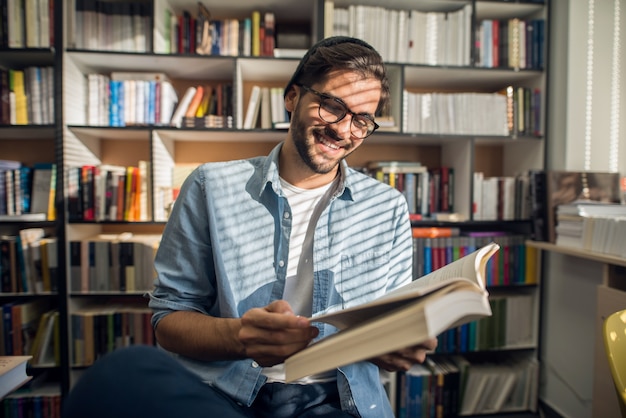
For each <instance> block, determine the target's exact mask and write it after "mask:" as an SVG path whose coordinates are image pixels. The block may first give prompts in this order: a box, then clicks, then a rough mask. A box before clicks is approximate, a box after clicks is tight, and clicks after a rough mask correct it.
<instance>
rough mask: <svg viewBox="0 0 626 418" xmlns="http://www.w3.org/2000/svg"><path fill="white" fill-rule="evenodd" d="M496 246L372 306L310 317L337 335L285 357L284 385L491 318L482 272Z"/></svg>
mask: <svg viewBox="0 0 626 418" xmlns="http://www.w3.org/2000/svg"><path fill="white" fill-rule="evenodd" d="M499 248H500V247H499V246H498V245H497V244H495V243H491V244H488V245H486V246H484V247H482V248H481V249H479V250H476V251H474V252H473V253H471V254H468V255H466V256H465V257H463V258H461V259H459V260H456V261H454V262H452V263H450V264H448V265H446V266H444V267H442V268H440V269H438V270H436V271H433V272H432V273H429V274H427V275H425V276H423V277H421V278H419V279H417V280H415V281H413V282H411V283H409V284H407V285H405V286H402V287H400V288H397V289H395V290H393V291H391V292H389V293H387V294H385V295H384V296H382V297H380V298H378V299H376V300H374V301H372V302H368V303H365V304H363V305H360V306H356V307H352V308H347V309H344V310H341V311H337V312H332V313H327V314H322V315H318V316H315V317H313V318H310V319H311V320H312V321H315V322H325V323H328V324H332V325H334V326H335V327H337V328H338V329H339V330H340V331H339V332H337V333H336V334H333V335H331V336H329V337H327V338H324V339H322V340H320V341H317V342H315V343H313V344H311V345H310V346H308V347H307V348H305V349H304V350H302V351H300V352H298V353H296V354H294V355H293V356H291V357H289V358H288V359H287V360H286V361H285V373H286V381H287V382H293V381H294V380H297V379H300V378H302V377H305V376H309V375H312V374H316V373H321V372H324V371H327V370H330V369H333V368H336V367H341V366H344V365H346V364H350V363H354V362H357V361H362V360H366V359H369V358H372V357H376V356H378V355H381V354H385V353H389V352H392V351H395V350H400V349H403V348H406V347H409V346H413V345H417V344H419V343H422V342H424V341H426V340H428V339H430V338H435V337H437V336H438V335H439V334H441V333H442V332H443V331H446V330H447V329H450V328H454V327H457V326H459V325H462V324H465V323H467V322H471V321H474V320H477V319H479V318H482V317H485V316H490V315H491V307H490V305H489V294H488V292H487V290H486V285H485V270H486V265H487V261H489V258H490V257H491V256H493V255H494V254H495V253H496V252H497V251H498V249H499Z"/></svg>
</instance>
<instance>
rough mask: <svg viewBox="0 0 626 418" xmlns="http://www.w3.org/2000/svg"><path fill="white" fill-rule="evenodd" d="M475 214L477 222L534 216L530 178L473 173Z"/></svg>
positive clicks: (522, 175) (523, 175) (519, 175)
mask: <svg viewBox="0 0 626 418" xmlns="http://www.w3.org/2000/svg"><path fill="white" fill-rule="evenodd" d="M473 177H474V178H473V180H474V188H473V195H472V217H473V219H474V220H476V221H512V220H524V219H529V218H530V216H531V209H532V208H531V201H530V177H529V175H528V173H520V174H518V175H516V176H494V177H485V175H484V173H482V172H480V171H478V172H475V173H474V175H473Z"/></svg>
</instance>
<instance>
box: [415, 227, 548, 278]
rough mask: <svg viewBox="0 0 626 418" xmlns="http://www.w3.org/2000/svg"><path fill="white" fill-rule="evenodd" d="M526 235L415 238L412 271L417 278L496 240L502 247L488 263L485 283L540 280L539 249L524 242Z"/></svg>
mask: <svg viewBox="0 0 626 418" xmlns="http://www.w3.org/2000/svg"><path fill="white" fill-rule="evenodd" d="M525 239H526V236H524V235H513V234H511V235H507V233H505V232H498V231H487V232H471V231H470V232H463V235H462V236H451V237H439V238H415V239H414V240H413V251H414V257H413V263H414V265H413V275H414V278H415V279H417V278H419V277H421V276H423V275H425V274H428V273H430V272H432V271H434V270H437V269H439V268H441V267H443V266H444V265H447V264H450V263H451V262H452V261H455V260H458V259H459V258H462V257H463V256H465V255H467V254H470V253H471V252H473V251H475V250H476V249H478V248H480V247H482V246H484V245H486V244H487V243H489V242H491V241H493V242H496V243H498V244H499V245H500V248H501V250H500V251H499V252H498V253H497V254H495V255H494V256H493V257H492V258H491V259H490V260H489V261H488V262H487V267H486V277H485V278H484V280H485V285H487V286H491V287H498V286H514V285H532V284H536V283H537V274H538V273H537V265H538V264H537V263H538V250H537V249H534V248H531V247H527V246H526V245H525V244H524V241H525Z"/></svg>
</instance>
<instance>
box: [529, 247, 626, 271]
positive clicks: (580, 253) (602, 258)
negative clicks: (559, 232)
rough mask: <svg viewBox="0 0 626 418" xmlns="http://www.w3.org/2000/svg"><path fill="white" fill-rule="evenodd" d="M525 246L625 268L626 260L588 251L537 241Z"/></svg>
mask: <svg viewBox="0 0 626 418" xmlns="http://www.w3.org/2000/svg"><path fill="white" fill-rule="evenodd" d="M526 245H527V246H529V247H533V248H538V249H540V250H544V251H552V252H555V253H559V254H564V255H571V256H573V257H579V258H584V259H587V260H591V261H597V262H599V263H605V264H612V265H616V266H624V267H626V258H622V257H615V256H612V255H609V254H602V253H592V252H589V251H585V250H581V249H577V248H570V247H564V246H562V245H556V244H552V243H549V242H539V241H526Z"/></svg>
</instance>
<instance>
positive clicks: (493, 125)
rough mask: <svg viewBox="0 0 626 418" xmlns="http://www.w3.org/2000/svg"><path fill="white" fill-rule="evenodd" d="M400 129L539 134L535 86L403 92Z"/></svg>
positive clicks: (408, 130) (445, 132)
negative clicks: (484, 90) (485, 89)
mask: <svg viewBox="0 0 626 418" xmlns="http://www.w3.org/2000/svg"><path fill="white" fill-rule="evenodd" d="M403 112H404V115H403V127H402V130H403V132H406V133H419V134H438V135H497V136H507V135H540V132H541V120H540V114H541V94H540V91H539V90H538V89H535V90H531V89H529V88H525V87H518V88H514V87H509V88H507V89H505V90H503V91H501V92H497V93H476V92H470V93H413V92H410V91H408V90H405V91H404V93H403Z"/></svg>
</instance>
